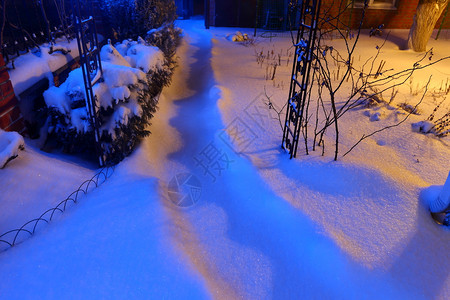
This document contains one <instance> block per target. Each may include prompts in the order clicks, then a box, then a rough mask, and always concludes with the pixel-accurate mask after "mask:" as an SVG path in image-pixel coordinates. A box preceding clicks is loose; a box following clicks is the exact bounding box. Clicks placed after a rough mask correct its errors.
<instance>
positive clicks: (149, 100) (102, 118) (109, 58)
mask: <svg viewBox="0 0 450 300" xmlns="http://www.w3.org/2000/svg"><path fill="white" fill-rule="evenodd" d="M100 58H101V61H102V69H103V78H102V79H101V80H97V79H98V78H99V74H96V75H95V76H93V77H94V78H93V79H92V81H93V82H94V85H93V92H94V95H95V99H96V106H97V107H98V110H99V111H98V119H99V123H100V134H101V137H102V144H103V147H104V150H105V151H106V152H107V153H108V154H110V155H113V152H122V151H124V152H126V153H128V152H129V151H130V149H127V150H123V149H122V150H121V149H119V148H120V147H119V148H117V147H116V146H114V145H113V144H116V145H118V144H125V145H129V147H132V146H134V144H135V143H136V141H135V140H136V139H137V138H138V137H142V136H145V135H146V134H147V131H146V130H145V128H144V127H145V124H147V123H148V120H149V119H150V118H151V117H152V113H153V112H154V111H155V110H156V97H157V95H158V94H159V93H160V91H161V89H162V87H163V85H165V84H167V83H168V81H169V80H170V75H171V72H169V71H168V70H167V67H166V65H165V57H164V55H163V53H162V52H161V51H160V50H159V49H158V48H156V47H153V46H150V45H147V44H145V41H144V40H143V39H139V41H132V40H125V41H123V42H122V43H118V44H116V45H115V46H113V45H112V44H111V43H108V44H107V45H105V46H103V47H102V49H101V51H100ZM44 99H45V102H46V104H47V106H48V107H49V109H50V114H51V115H52V122H51V125H50V127H49V133H50V134H53V135H56V137H57V139H58V140H59V141H61V142H62V143H63V144H67V145H68V146H70V147H72V146H73V145H74V144H77V143H79V141H80V139H81V141H83V140H84V144H85V146H86V147H87V148H88V145H87V144H89V143H90V141H92V135H93V126H92V121H91V120H90V117H89V113H88V110H87V108H86V106H87V104H86V101H85V99H86V92H85V88H84V81H83V74H82V69H81V68H78V69H75V70H74V71H72V72H71V73H70V74H69V77H68V79H67V80H66V81H65V82H64V83H63V84H61V86H59V87H55V86H53V87H50V88H49V89H48V90H47V91H45V92H44ZM125 127H131V129H130V130H131V132H128V133H127V136H125V135H124V134H123V131H124V130H125ZM130 130H128V131H130ZM83 136H89V137H87V138H84V137H83ZM119 136H120V138H121V139H123V140H127V142H125V143H123V141H119V140H118V138H119ZM130 140H131V142H130ZM114 149H115V150H114Z"/></svg>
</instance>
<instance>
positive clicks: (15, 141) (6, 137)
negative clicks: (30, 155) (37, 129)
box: [0, 129, 25, 169]
mask: <svg viewBox="0 0 450 300" xmlns="http://www.w3.org/2000/svg"><path fill="white" fill-rule="evenodd" d="M24 148H25V142H24V140H23V137H22V136H21V135H20V134H18V133H17V132H6V131H3V130H1V129H0V169H3V168H4V167H5V166H6V164H7V163H8V162H9V161H10V160H12V159H14V158H16V157H17V156H18V155H19V150H23V149H24Z"/></svg>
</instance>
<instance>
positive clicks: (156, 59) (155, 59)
mask: <svg viewBox="0 0 450 300" xmlns="http://www.w3.org/2000/svg"><path fill="white" fill-rule="evenodd" d="M127 58H129V61H130V65H131V66H132V67H134V68H138V69H141V70H142V71H144V72H145V73H148V72H150V71H156V70H157V69H162V66H163V63H164V55H163V53H162V52H161V50H159V49H158V48H157V47H153V46H146V45H142V44H136V45H133V46H131V47H130V48H129V49H128V51H127Z"/></svg>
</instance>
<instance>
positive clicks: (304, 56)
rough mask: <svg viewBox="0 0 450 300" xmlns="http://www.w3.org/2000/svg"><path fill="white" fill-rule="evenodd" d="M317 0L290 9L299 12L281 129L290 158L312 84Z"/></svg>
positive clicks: (318, 7)
mask: <svg viewBox="0 0 450 300" xmlns="http://www.w3.org/2000/svg"><path fill="white" fill-rule="evenodd" d="M320 5H321V0H299V1H298V2H297V4H295V5H293V9H297V10H299V12H300V24H299V28H298V31H297V38H296V41H295V45H294V46H295V54H294V61H293V66H292V76H291V84H290V88H289V98H288V103H287V110H286V119H285V122H284V128H283V141H282V144H281V147H282V148H283V149H285V150H286V151H288V153H289V154H290V158H293V157H295V156H296V154H297V148H298V141H299V137H300V133H301V129H302V126H303V122H304V118H305V116H304V114H303V111H304V109H305V103H306V101H307V99H309V97H310V92H311V89H310V88H309V87H310V86H311V85H312V81H313V80H312V78H311V75H310V74H311V65H312V62H313V60H314V55H313V50H314V44H315V40H316V36H317V24H318V22H317V20H318V17H319V12H320Z"/></svg>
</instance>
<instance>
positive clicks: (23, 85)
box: [8, 38, 78, 95]
mask: <svg viewBox="0 0 450 300" xmlns="http://www.w3.org/2000/svg"><path fill="white" fill-rule="evenodd" d="M53 48H54V49H64V50H66V51H69V50H70V52H69V53H67V54H66V55H64V54H62V53H61V52H60V51H55V52H53V53H52V54H49V53H48V52H49V51H50V45H49V44H44V45H41V47H40V49H41V51H40V52H29V53H27V54H25V55H21V56H19V57H18V58H16V59H15V60H14V67H15V68H14V69H10V70H9V71H8V72H9V76H10V78H11V83H12V85H13V87H14V91H15V93H16V95H20V94H21V93H22V92H24V91H25V90H26V89H28V88H30V87H32V86H33V85H34V84H35V83H37V82H38V81H40V80H41V79H44V78H48V79H50V80H49V81H50V84H52V82H53V75H52V72H55V71H57V70H58V69H59V68H61V67H63V66H64V65H66V64H67V63H68V62H70V61H71V60H73V59H74V58H76V57H78V46H77V40H76V39H74V40H71V41H70V42H68V41H67V39H65V38H59V39H57V40H56V41H55V44H54V45H53Z"/></svg>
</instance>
